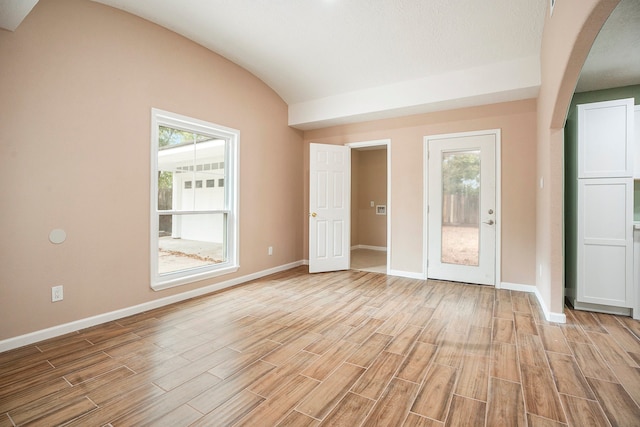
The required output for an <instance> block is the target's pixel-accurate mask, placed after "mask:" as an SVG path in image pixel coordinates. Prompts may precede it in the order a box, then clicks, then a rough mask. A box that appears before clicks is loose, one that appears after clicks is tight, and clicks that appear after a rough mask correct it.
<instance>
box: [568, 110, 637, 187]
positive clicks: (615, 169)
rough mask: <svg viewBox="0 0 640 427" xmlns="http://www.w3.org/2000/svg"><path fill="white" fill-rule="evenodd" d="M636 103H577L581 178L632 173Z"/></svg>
mask: <svg viewBox="0 0 640 427" xmlns="http://www.w3.org/2000/svg"><path fill="white" fill-rule="evenodd" d="M633 103H634V100H633V98H629V99H620V100H615V101H605V102H594V103H591V104H583V105H578V178H606V177H612V178H614V177H632V176H633V162H634V158H633V151H634V150H633V143H634V140H633V138H632V135H633V130H634V129H633V114H634V105H633Z"/></svg>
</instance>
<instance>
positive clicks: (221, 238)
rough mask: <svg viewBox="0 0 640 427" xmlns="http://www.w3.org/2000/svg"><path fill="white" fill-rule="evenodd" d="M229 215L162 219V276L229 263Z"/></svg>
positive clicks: (160, 262)
mask: <svg viewBox="0 0 640 427" xmlns="http://www.w3.org/2000/svg"><path fill="white" fill-rule="evenodd" d="M226 217H227V214H224V213H215V214H183V215H164V214H161V215H160V218H159V224H160V227H159V233H158V273H159V274H167V273H173V272H176V271H182V270H188V269H193V268H198V267H204V266H209V265H215V264H220V263H223V262H227V261H228V258H227V254H226V250H225V247H226V244H225V242H226V236H227V230H226V224H227V221H226V219H227V218H226Z"/></svg>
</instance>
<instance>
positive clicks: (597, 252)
mask: <svg viewBox="0 0 640 427" xmlns="http://www.w3.org/2000/svg"><path fill="white" fill-rule="evenodd" d="M577 287H578V301H580V302H588V303H592V304H603V305H610V306H616V307H633V303H634V291H633V180H632V179H631V178H606V179H581V180H578V286H577Z"/></svg>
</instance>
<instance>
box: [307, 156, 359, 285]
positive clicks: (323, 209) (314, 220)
mask: <svg viewBox="0 0 640 427" xmlns="http://www.w3.org/2000/svg"><path fill="white" fill-rule="evenodd" d="M309 169H310V171H309V272H310V273H319V272H324V271H337V270H348V269H349V267H350V249H351V231H350V230H351V229H350V222H351V206H350V204H351V203H350V202H351V149H350V148H349V147H346V146H342V145H327V144H310V161H309Z"/></svg>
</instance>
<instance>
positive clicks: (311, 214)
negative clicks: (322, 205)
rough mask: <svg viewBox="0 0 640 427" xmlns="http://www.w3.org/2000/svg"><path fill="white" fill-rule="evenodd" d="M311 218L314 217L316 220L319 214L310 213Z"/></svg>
mask: <svg viewBox="0 0 640 427" xmlns="http://www.w3.org/2000/svg"><path fill="white" fill-rule="evenodd" d="M309 216H312V217H314V218H315V217H317V216H318V214H317V213H315V212H312V213H310V214H309Z"/></svg>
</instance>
